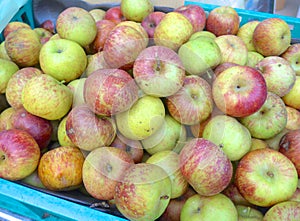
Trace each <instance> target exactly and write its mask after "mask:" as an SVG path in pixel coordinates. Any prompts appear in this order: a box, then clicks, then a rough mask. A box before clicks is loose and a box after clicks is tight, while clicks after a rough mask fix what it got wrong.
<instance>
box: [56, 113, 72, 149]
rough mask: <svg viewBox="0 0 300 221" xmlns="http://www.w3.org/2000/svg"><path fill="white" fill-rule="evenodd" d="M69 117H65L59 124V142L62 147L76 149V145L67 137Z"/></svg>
mask: <svg viewBox="0 0 300 221" xmlns="http://www.w3.org/2000/svg"><path fill="white" fill-rule="evenodd" d="M66 122H67V116H65V117H63V118H62V119H61V120H60V121H59V124H58V128H57V141H58V143H59V145H60V146H70V147H76V145H75V144H73V142H72V141H71V140H70V138H69V137H68V135H67V128H66Z"/></svg>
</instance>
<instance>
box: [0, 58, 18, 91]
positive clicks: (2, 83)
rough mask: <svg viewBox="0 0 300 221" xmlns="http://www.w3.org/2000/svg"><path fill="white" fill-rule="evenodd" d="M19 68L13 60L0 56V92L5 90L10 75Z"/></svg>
mask: <svg viewBox="0 0 300 221" xmlns="http://www.w3.org/2000/svg"><path fill="white" fill-rule="evenodd" d="M18 70H19V67H18V65H17V64H16V63H14V62H13V61H9V60H6V59H1V58H0V94H4V93H5V92H6V87H7V83H8V81H9V79H10V78H11V76H12V75H13V74H14V73H16V72H17V71H18Z"/></svg>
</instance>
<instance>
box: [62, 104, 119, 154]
mask: <svg viewBox="0 0 300 221" xmlns="http://www.w3.org/2000/svg"><path fill="white" fill-rule="evenodd" d="M66 133H67V136H68V137H69V138H70V140H71V141H72V143H73V144H75V145H76V146H77V147H79V148H80V149H82V150H86V151H91V150H93V149H95V148H97V147H103V146H109V145H110V144H111V143H112V141H113V140H114V138H115V136H116V127H115V123H114V121H113V120H112V119H111V118H109V117H100V116H97V115H96V114H95V113H94V112H92V111H91V110H90V109H89V108H88V107H87V106H86V105H81V106H77V107H74V108H72V110H71V111H70V112H69V113H68V115H67V120H66Z"/></svg>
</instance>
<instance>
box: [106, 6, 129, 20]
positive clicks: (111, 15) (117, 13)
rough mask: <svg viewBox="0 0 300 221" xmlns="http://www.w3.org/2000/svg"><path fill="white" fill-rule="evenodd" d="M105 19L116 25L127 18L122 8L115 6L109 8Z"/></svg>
mask: <svg viewBox="0 0 300 221" xmlns="http://www.w3.org/2000/svg"><path fill="white" fill-rule="evenodd" d="M103 19H106V20H110V21H113V22H115V23H119V22H121V21H125V20H126V18H125V17H124V16H123V14H122V11H121V7H120V6H115V7H112V8H109V9H108V10H107V11H106V13H105V16H104V18H103Z"/></svg>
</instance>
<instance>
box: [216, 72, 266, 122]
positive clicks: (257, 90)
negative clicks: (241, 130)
mask: <svg viewBox="0 0 300 221" xmlns="http://www.w3.org/2000/svg"><path fill="white" fill-rule="evenodd" d="M229 79H230V80H229ZM212 94H213V99H214V102H215V104H216V106H217V107H218V108H219V109H220V110H221V111H222V112H223V113H225V114H227V115H230V116H233V117H242V116H249V115H251V114H253V113H255V112H256V111H258V110H259V109H260V108H261V107H262V105H263V104H264V102H265V100H266V99H267V85H266V81H265V79H264V77H263V76H262V74H261V73H260V72H259V71H258V70H256V69H254V68H251V67H248V66H234V67H230V68H228V69H226V70H225V71H223V72H222V73H221V74H219V75H218V76H217V77H216V79H215V80H214V82H213V85H212Z"/></svg>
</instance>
